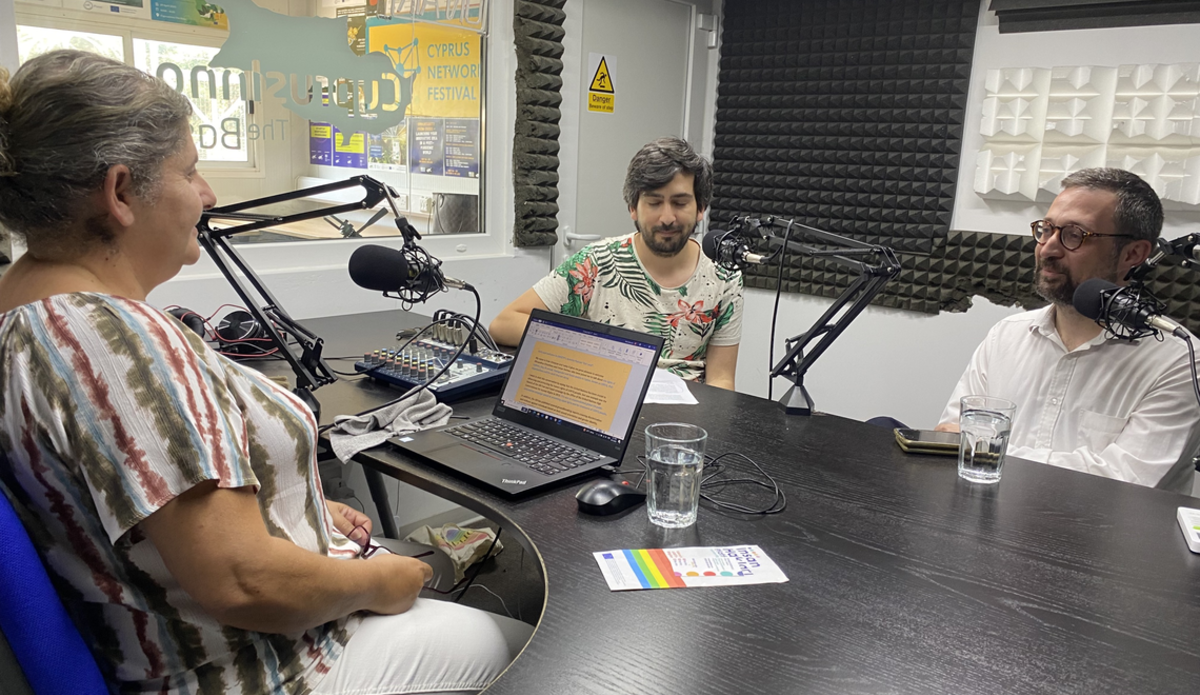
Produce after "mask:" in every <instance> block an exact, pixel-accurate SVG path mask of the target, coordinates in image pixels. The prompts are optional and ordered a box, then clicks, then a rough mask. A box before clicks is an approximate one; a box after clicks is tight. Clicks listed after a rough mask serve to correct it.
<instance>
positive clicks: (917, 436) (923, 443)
mask: <svg viewBox="0 0 1200 695" xmlns="http://www.w3.org/2000/svg"><path fill="white" fill-rule="evenodd" d="M958 441H959V434H958V432H938V431H937V430H915V429H910V428H908V427H897V428H896V443H897V444H899V445H900V449H901V451H904V452H905V453H911V454H945V455H947V456H957V455H958Z"/></svg>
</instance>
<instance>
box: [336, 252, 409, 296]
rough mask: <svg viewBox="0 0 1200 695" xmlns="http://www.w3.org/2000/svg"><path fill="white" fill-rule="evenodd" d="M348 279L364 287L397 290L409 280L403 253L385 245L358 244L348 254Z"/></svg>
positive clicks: (387, 290) (381, 290) (388, 290)
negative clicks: (352, 251)
mask: <svg viewBox="0 0 1200 695" xmlns="http://www.w3.org/2000/svg"><path fill="white" fill-rule="evenodd" d="M350 279H351V280H353V281H354V284H356V285H358V286H359V287H362V288H364V289H368V290H375V291H377V292H398V291H400V290H401V289H404V288H405V287H406V286H407V284H408V282H409V278H408V262H407V261H405V260H404V253H402V252H401V251H398V250H396V249H393V248H388V247H387V246H379V245H378V244H367V245H366V246H359V247H358V248H356V249H354V253H352V254H350Z"/></svg>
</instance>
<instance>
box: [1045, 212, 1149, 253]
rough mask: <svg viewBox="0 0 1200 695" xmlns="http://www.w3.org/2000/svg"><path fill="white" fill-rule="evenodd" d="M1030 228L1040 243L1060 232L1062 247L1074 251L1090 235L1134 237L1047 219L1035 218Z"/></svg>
mask: <svg viewBox="0 0 1200 695" xmlns="http://www.w3.org/2000/svg"><path fill="white" fill-rule="evenodd" d="M1029 228H1030V229H1031V230H1033V239H1034V241H1036V242H1037V243H1039V244H1044V243H1046V242H1048V241H1050V238H1051V237H1053V236H1054V233H1055V232H1058V243H1060V244H1062V247H1063V248H1064V249H1066V250H1068V251H1074V250H1076V249H1078V248H1079V247H1080V246H1083V242H1084V241H1086V240H1087V238H1088V237H1094V236H1098V237H1103V236H1113V237H1117V236H1119V237H1129V238H1131V239H1132V238H1133V235H1132V234H1097V233H1096V232H1089V231H1085V230H1084V229H1083V228H1082V227H1080V226H1079V225H1077V224H1064V225H1057V224H1052V223H1050V222H1047V221H1046V220H1034V221H1033V222H1030V223H1029Z"/></svg>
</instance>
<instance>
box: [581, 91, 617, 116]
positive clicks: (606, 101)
mask: <svg viewBox="0 0 1200 695" xmlns="http://www.w3.org/2000/svg"><path fill="white" fill-rule="evenodd" d="M616 102H617V98H616V97H615V96H613V95H612V94H597V93H596V92H588V111H599V112H600V113H613V110H614V108H615V107H616Z"/></svg>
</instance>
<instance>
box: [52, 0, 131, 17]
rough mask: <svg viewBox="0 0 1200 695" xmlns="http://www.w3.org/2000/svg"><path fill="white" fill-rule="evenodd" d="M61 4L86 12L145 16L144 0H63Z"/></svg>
mask: <svg viewBox="0 0 1200 695" xmlns="http://www.w3.org/2000/svg"><path fill="white" fill-rule="evenodd" d="M62 6H63V7H66V8H69V9H79V10H86V11H88V12H104V13H107V14H122V15H125V16H127V17H141V16H145V9H144V8H145V2H144V0H65V2H63V5H62Z"/></svg>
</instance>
